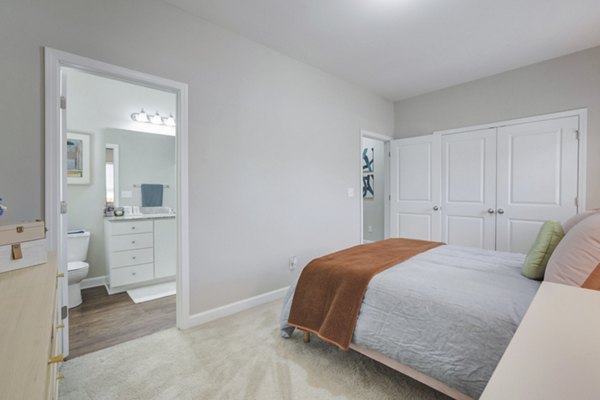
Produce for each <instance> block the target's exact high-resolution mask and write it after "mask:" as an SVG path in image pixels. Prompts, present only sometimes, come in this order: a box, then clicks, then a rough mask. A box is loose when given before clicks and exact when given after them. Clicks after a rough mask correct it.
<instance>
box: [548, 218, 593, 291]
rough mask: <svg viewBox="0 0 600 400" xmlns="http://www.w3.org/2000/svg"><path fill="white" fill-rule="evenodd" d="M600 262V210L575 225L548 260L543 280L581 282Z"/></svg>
mask: <svg viewBox="0 0 600 400" xmlns="http://www.w3.org/2000/svg"><path fill="white" fill-rule="evenodd" d="M598 264H600V213H598V212H596V213H594V214H592V215H590V216H588V217H586V218H584V219H583V220H582V221H580V222H579V223H577V224H576V225H575V226H574V227H572V228H571V229H570V230H569V231H568V232H567V233H566V235H565V237H564V238H563V239H562V240H561V241H560V243H559V244H558V246H556V249H555V250H554V253H552V256H551V257H550V260H548V266H547V267H546V273H545V275H544V280H545V281H548V282H555V283H563V284H566V285H571V286H582V285H583V284H584V283H585V281H586V280H587V279H588V278H589V277H590V275H592V274H593V273H594V270H595V269H596V267H597V266H598Z"/></svg>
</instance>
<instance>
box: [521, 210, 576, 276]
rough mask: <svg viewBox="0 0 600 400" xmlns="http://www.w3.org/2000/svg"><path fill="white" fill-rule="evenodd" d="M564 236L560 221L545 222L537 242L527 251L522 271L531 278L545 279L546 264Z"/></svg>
mask: <svg viewBox="0 0 600 400" xmlns="http://www.w3.org/2000/svg"><path fill="white" fill-rule="evenodd" d="M563 236H565V233H564V232H563V228H562V225H561V224H560V222H558V221H546V222H544V225H542V228H541V229H540V232H539V233H538V235H537V238H536V239H535V242H533V245H532V246H531V249H529V253H527V257H525V262H524V263H523V270H522V271H521V273H522V274H523V275H524V276H526V277H527V278H529V279H536V280H539V281H541V280H542V279H544V272H546V264H548V260H549V259H550V256H551V255H552V252H553V251H554V249H555V248H556V246H558V243H559V242H560V240H561V239H562V238H563Z"/></svg>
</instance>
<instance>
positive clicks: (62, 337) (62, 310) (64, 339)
mask: <svg viewBox="0 0 600 400" xmlns="http://www.w3.org/2000/svg"><path fill="white" fill-rule="evenodd" d="M60 96H61V101H60V134H61V138H62V141H61V146H60V150H59V151H60V165H61V171H60V204H61V206H60V214H59V218H58V226H57V228H58V230H59V234H58V238H59V240H58V246H59V250H58V251H57V262H58V273H59V274H64V278H62V279H59V281H58V288H57V289H58V290H57V296H58V297H59V299H58V301H57V303H58V304H57V307H58V308H59V309H58V310H57V317H58V319H59V321H58V322H59V323H62V324H63V325H64V328H63V329H59V332H58V335H59V336H58V341H59V343H61V344H62V349H61V353H62V354H63V355H64V356H65V357H67V356H68V355H69V275H68V274H69V271H68V268H67V229H68V222H67V102H66V99H67V75H66V74H65V73H64V71H62V70H61V72H60Z"/></svg>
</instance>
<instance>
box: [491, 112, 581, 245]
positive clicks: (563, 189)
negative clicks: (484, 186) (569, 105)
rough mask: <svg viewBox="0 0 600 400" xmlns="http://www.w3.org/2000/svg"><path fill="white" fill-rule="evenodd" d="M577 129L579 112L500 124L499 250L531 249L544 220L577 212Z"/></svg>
mask: <svg viewBox="0 0 600 400" xmlns="http://www.w3.org/2000/svg"><path fill="white" fill-rule="evenodd" d="M578 129H579V118H578V117H566V118H557V119H551V120H546V121H539V122H532V123H527V124H519V125H511V126H505V127H501V128H499V129H498V215H497V249H498V250H501V251H510V252H519V253H526V252H527V251H528V250H529V248H530V246H531V244H532V243H533V241H534V240H535V237H536V235H537V233H538V230H539V227H540V226H541V225H542V224H543V222H544V221H546V220H557V221H560V222H564V221H565V220H566V219H568V218H569V217H571V216H573V215H575V214H576V213H577V205H576V198H577V190H578V187H577V182H578V140H577V130H578Z"/></svg>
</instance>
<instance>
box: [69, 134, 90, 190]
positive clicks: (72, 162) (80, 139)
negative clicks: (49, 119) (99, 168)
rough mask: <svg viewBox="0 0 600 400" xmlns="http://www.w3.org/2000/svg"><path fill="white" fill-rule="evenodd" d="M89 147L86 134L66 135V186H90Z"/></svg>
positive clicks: (88, 137) (88, 139)
mask: <svg viewBox="0 0 600 400" xmlns="http://www.w3.org/2000/svg"><path fill="white" fill-rule="evenodd" d="M90 146H91V140H90V135H88V134H87V133H73V132H68V133H67V184H69V185H89V184H90V175H91V174H90V172H91V171H90V165H91V162H90V154H91V151H90V150H91V148H90Z"/></svg>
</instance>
